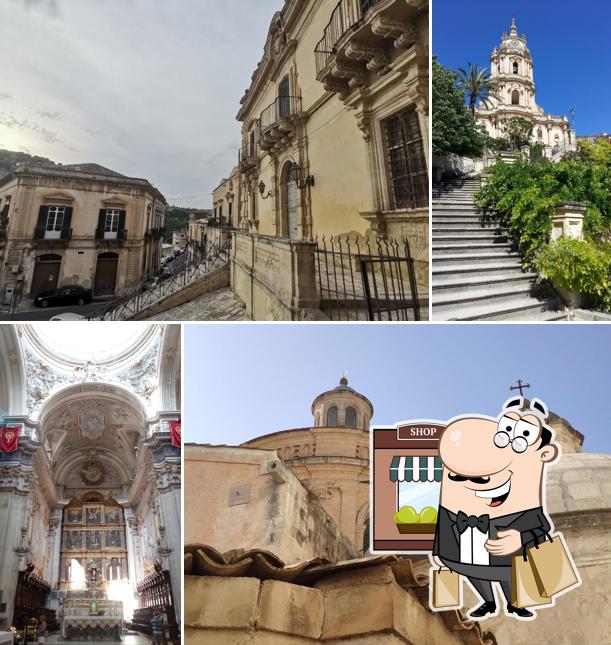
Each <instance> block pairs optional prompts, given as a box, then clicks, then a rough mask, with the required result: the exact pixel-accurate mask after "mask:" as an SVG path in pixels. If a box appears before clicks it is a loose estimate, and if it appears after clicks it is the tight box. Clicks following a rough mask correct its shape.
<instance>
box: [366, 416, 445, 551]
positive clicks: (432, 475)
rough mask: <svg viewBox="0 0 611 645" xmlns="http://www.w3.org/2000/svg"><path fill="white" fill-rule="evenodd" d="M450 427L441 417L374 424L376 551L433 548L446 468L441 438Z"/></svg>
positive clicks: (373, 519)
mask: <svg viewBox="0 0 611 645" xmlns="http://www.w3.org/2000/svg"><path fill="white" fill-rule="evenodd" d="M444 429H445V425H444V424H441V423H439V422H437V421H434V422H432V421H416V422H403V423H398V424H396V425H394V426H382V427H374V428H372V430H371V435H372V439H371V442H372V451H371V452H372V476H371V482H372V503H373V510H372V514H371V534H372V549H371V550H372V552H373V553H401V552H409V553H413V552H420V551H422V552H426V551H430V550H431V549H432V546H433V540H434V537H435V528H436V526H437V512H438V508H439V492H440V487H441V476H442V471H443V470H442V469H443V467H442V463H441V459H440V457H439V439H440V438H441V435H442V434H443V431H444Z"/></svg>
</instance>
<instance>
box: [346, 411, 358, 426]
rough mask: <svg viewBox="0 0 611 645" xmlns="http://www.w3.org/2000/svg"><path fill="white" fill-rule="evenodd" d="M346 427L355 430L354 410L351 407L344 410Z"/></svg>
mask: <svg viewBox="0 0 611 645" xmlns="http://www.w3.org/2000/svg"><path fill="white" fill-rule="evenodd" d="M346 426H347V427H348V428H356V410H355V409H354V408H353V407H349V408H346Z"/></svg>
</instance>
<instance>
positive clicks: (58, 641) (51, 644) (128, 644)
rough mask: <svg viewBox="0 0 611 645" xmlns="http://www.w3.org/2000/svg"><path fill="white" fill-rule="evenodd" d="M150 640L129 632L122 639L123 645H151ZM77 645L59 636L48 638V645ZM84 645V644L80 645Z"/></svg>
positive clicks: (91, 644)
mask: <svg viewBox="0 0 611 645" xmlns="http://www.w3.org/2000/svg"><path fill="white" fill-rule="evenodd" d="M150 642H151V641H150V639H148V638H146V637H145V636H142V635H140V634H136V633H135V632H128V633H126V634H123V637H122V638H121V643H123V645H144V644H145V643H150ZM64 643H65V645H76V643H75V641H65V640H63V639H62V638H61V637H60V636H59V634H51V635H50V636H49V638H47V645H64ZM80 645H83V644H80ZM86 645H111V644H110V643H108V641H106V642H104V643H101V642H97V641H87V643H86Z"/></svg>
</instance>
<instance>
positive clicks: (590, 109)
mask: <svg viewBox="0 0 611 645" xmlns="http://www.w3.org/2000/svg"><path fill="white" fill-rule="evenodd" d="M432 5H433V37H432V40H433V53H434V54H436V55H437V56H438V59H439V61H440V62H441V63H442V64H444V65H446V66H448V67H451V68H453V69H456V68H458V67H465V68H466V67H467V63H469V62H471V63H473V64H474V65H475V63H479V65H480V67H481V66H485V67H489V66H490V54H491V52H492V49H493V48H494V47H495V46H496V45H498V44H499V43H500V42H501V33H502V32H504V31H508V30H509V26H510V25H511V16H512V13H513V12H515V14H516V22H517V26H518V31H519V32H520V34H525V35H526V37H527V44H528V47H529V49H530V52H531V55H532V57H533V61H534V64H535V85H536V90H537V103H538V104H539V105H541V106H542V107H543V108H544V110H545V111H546V112H547V113H548V114H549V113H551V114H556V115H562V114H566V115H567V116H568V115H569V110H570V109H571V108H572V107H574V108H575V112H576V114H575V128H576V130H577V134H578V135H580V134H581V135H582V134H596V133H599V132H601V131H605V132H611V83H609V81H608V77H609V68H610V67H611V38H609V33H611V13H610V12H609V3H608V2H602V1H601V0H585V2H579V3H575V2H569V1H568V0H555V1H554V2H553V3H552V2H533V0H512V1H511V2H490V1H489V0H467V1H466V2H456V1H455V0H434V2H433V3H432Z"/></svg>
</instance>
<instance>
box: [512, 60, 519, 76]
mask: <svg viewBox="0 0 611 645" xmlns="http://www.w3.org/2000/svg"><path fill="white" fill-rule="evenodd" d="M513 73H514V74H519V73H520V66H519V65H518V63H516V62H514V64H513Z"/></svg>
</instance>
